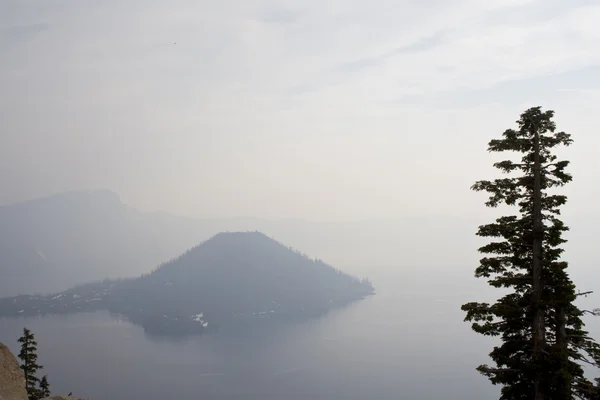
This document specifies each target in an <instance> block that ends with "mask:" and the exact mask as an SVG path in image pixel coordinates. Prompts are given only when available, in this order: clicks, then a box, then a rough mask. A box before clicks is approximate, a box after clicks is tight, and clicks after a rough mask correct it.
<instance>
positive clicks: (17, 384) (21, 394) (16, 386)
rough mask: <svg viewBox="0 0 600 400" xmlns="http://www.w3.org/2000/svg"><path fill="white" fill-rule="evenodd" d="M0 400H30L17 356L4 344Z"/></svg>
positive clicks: (56, 398)
mask: <svg viewBox="0 0 600 400" xmlns="http://www.w3.org/2000/svg"><path fill="white" fill-rule="evenodd" d="M0 400H28V399H27V391H26V390H25V377H24V376H23V371H21V368H19V363H18V362H17V359H16V358H15V356H14V355H13V354H12V353H11V352H10V350H9V349H8V347H6V346H5V345H3V344H2V343H0ZM43 400H78V399H76V398H74V397H62V396H53V397H48V398H46V399H43ZM79 400H83V399H79Z"/></svg>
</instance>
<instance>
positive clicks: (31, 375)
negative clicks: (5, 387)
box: [19, 328, 43, 400]
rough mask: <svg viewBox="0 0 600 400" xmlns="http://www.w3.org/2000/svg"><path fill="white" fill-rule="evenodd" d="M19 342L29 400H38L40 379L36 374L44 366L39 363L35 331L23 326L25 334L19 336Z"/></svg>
mask: <svg viewBox="0 0 600 400" xmlns="http://www.w3.org/2000/svg"><path fill="white" fill-rule="evenodd" d="M19 343H21V351H20V352H19V358H20V359H21V361H22V364H21V369H22V370H23V374H24V375H25V388H26V389H27V395H28V396H29V400H37V399H39V398H41V397H40V390H39V388H38V384H39V383H40V380H39V379H38V377H37V376H36V374H37V371H38V370H39V369H42V368H43V367H42V366H41V365H39V364H38V363H37V358H38V356H37V342H36V340H35V337H34V335H33V333H31V331H30V330H29V329H27V328H23V336H21V337H20V338H19Z"/></svg>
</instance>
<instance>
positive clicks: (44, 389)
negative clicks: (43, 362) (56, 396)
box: [40, 375, 50, 398]
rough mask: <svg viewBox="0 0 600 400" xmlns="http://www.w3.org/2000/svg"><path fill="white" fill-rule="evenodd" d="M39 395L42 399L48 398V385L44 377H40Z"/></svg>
mask: <svg viewBox="0 0 600 400" xmlns="http://www.w3.org/2000/svg"><path fill="white" fill-rule="evenodd" d="M40 395H41V397H42V398H44V397H50V384H49V383H48V377H47V376H46V375H44V376H42V380H41V381H40Z"/></svg>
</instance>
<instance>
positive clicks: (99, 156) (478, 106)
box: [0, 0, 600, 220]
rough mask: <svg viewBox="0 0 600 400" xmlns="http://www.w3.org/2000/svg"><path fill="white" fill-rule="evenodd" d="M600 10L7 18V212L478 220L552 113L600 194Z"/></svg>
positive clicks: (299, 9)
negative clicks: (506, 153) (524, 119)
mask: <svg viewBox="0 0 600 400" xmlns="http://www.w3.org/2000/svg"><path fill="white" fill-rule="evenodd" d="M598 21H600V2H598V1H596V0H589V1H584V0H569V1H565V0H537V1H536V0H529V1H527V0H486V1H482V0H414V1H408V0H403V1H402V0H370V1H358V0H297V1H291V0H287V1H286V0H279V1H274V0H273V1H260V0H218V1H217V0H215V1H198V0H194V1H192V0H187V1H183V0H181V1H174V0H171V1H158V0H127V1H118V0H86V1H82V0H51V1H41V0H2V1H0V93H1V94H0V121H1V124H2V129H1V131H0V204H6V203H11V202H17V201H21V200H25V199H29V198H34V197H39V196H44V195H49V194H53V193H57V192H61V191H66V190H78V189H96V188H108V189H111V190H114V191H116V192H118V193H119V194H120V195H121V198H122V200H123V201H124V202H126V203H128V204H131V205H133V206H135V207H137V208H139V209H142V210H159V209H162V210H168V211H171V212H175V213H178V214H183V215H193V216H204V217H226V216H241V215H244V216H257V217H266V218H305V219H312V220H322V219H360V218H370V217H399V216H406V215H458V216H461V215H471V214H473V213H478V212H481V209H482V208H483V200H484V198H483V197H482V196H481V195H478V194H475V193H473V192H471V191H469V186H470V185H471V184H472V183H473V181H475V180H477V179H482V178H483V179H487V178H492V177H493V176H492V175H491V174H492V173H493V170H492V169H491V164H492V163H493V162H494V161H495V160H496V158H495V157H494V155H490V154H488V153H487V152H486V146H487V142H488V141H489V139H491V138H493V137H496V136H499V135H500V134H501V133H502V131H504V129H506V128H510V127H514V121H515V120H516V119H517V118H518V116H519V114H520V113H521V112H522V111H524V110H525V109H526V108H528V107H530V106H536V105H542V106H543V107H545V108H551V109H554V110H555V111H556V121H557V124H558V128H559V129H561V130H565V131H568V132H570V133H572V134H573V138H574V139H575V144H574V146H573V147H571V148H569V149H568V150H567V151H565V152H564V154H565V155H566V156H567V158H569V159H571V160H572V162H573V165H572V168H571V172H572V173H573V174H574V176H575V181H574V183H573V184H572V185H570V188H569V189H568V190H567V193H568V194H569V195H570V196H571V197H570V200H571V205H570V210H571V211H572V212H575V213H580V214H582V213H583V214H585V213H593V214H596V215H598V214H599V213H598V212H597V211H595V208H596V205H597V203H598V201H597V199H598V196H599V195H600V190H599V189H598V188H599V187H600V182H599V180H600V174H598V169H599V168H598V167H599V165H598V161H596V158H595V157H597V151H598V148H600V135H599V134H598V126H599V125H600V124H599V122H600V116H599V115H600V111H599V110H600V108H599V105H600V47H599V43H600V24H599V23H598Z"/></svg>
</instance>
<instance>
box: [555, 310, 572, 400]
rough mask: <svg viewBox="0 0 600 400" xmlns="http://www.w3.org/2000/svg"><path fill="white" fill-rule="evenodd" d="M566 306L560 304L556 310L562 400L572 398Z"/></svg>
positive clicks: (559, 384)
mask: <svg viewBox="0 0 600 400" xmlns="http://www.w3.org/2000/svg"><path fill="white" fill-rule="evenodd" d="M566 324H567V323H566V318H565V308H564V306H563V305H559V306H558V308H557V310H556V347H557V349H558V351H559V360H560V370H559V371H560V373H559V378H558V394H559V396H560V399H562V400H571V399H572V398H573V397H572V389H571V376H570V374H569V372H568V364H569V344H568V342H567V330H566Z"/></svg>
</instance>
